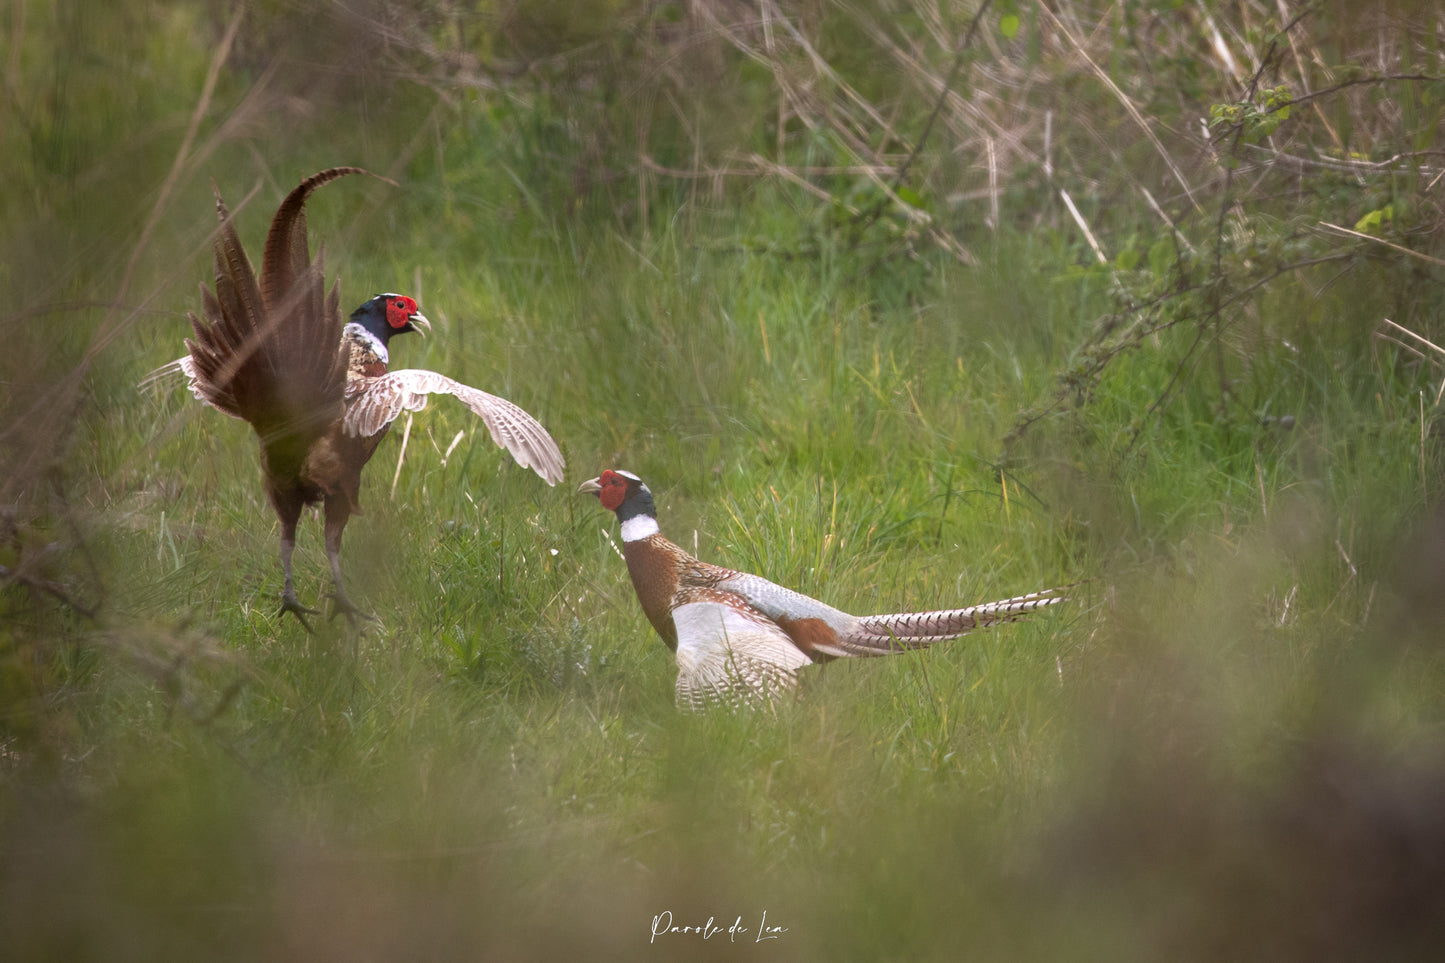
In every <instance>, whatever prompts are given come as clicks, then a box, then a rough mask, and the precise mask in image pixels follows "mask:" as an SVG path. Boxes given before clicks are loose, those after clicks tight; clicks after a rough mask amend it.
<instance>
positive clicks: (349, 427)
mask: <svg viewBox="0 0 1445 963" xmlns="http://www.w3.org/2000/svg"><path fill="white" fill-rule="evenodd" d="M434 394H443V395H452V396H454V397H455V398H456V399H457V400H458V401H460V402H461V403H462V404H464V405H466V406H467V407H468V408H470V409H471V410H472V412H473V413H474V414H476V415H477V416H478V417H479V418H481V419H482V423H483V424H485V425H486V426H487V430H488V431H489V432H491V435H492V441H494V442H496V443H497V445H498V446H499V447H502V448H505V449H507V451H508V452H510V453H511V455H512V457H513V458H514V459H515V460H516V462H517V464H519V465H521V466H522V467H523V468H530V469H532V470H533V471H535V472H536V473H537V474H538V475H540V476H541V477H542V480H543V481H545V482H546V483H547V484H549V485H555V484H557V483H558V482H559V481H561V480H562V469H563V468H564V467H565V466H566V462H564V461H563V459H562V452H561V450H560V449H558V447H557V443H556V442H555V441H553V440H552V436H551V435H549V434H547V429H545V428H543V427H542V425H541V424H540V423H539V422H538V421H537V419H536V418H533V417H532V416H531V415H529V414H527V413H526V412H525V411H523V410H522V409H521V408H519V407H517V406H516V405H514V404H512V403H511V402H510V401H508V400H507V399H506V398H499V397H497V396H496V395H490V394H487V393H486V392H485V391H480V390H478V389H476V388H473V387H470V386H469V385H464V384H462V383H461V382H460V381H453V380H452V379H451V378H448V377H446V376H445V375H439V374H437V373H436V372H435V371H423V370H421V369H417V368H403V369H401V370H399V371H391V372H388V373H386V374H384V375H381V376H380V377H376V378H362V379H357V380H354V381H352V382H351V384H349V385H348V386H347V389H346V396H347V408H346V418H345V421H344V422H343V424H344V425H345V428H346V433H347V434H348V435H352V436H361V437H363V438H366V437H370V436H371V435H374V434H376V433H377V432H378V431H380V430H381V429H382V428H384V427H386V426H387V425H389V424H391V423H392V421H394V420H395V419H396V417H397V415H399V414H401V413H402V412H403V411H421V410H422V409H423V408H425V407H426V404H427V398H428V396H430V395H434Z"/></svg>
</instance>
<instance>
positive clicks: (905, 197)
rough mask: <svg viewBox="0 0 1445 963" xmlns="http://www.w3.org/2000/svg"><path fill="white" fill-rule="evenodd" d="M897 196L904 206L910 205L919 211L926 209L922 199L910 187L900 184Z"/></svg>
mask: <svg viewBox="0 0 1445 963" xmlns="http://www.w3.org/2000/svg"><path fill="white" fill-rule="evenodd" d="M897 194H898V197H899V199H900V200H902V201H903V202H904V203H905V204H911V205H913V206H914V207H916V208H918V209H919V210H921V211H926V210H927V209H928V205H927V204H926V203H924V201H923V197H922V196H921V195H920V194H919V193H918V192H917V191H915V190H914V189H913V188H911V187H908V186H907V185H904V184H900V185H899V186H898V191H897Z"/></svg>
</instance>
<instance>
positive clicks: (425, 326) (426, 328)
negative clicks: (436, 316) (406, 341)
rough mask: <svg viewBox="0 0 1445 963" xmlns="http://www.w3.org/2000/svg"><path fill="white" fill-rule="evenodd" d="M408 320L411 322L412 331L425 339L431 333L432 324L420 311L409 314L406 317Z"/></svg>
mask: <svg viewBox="0 0 1445 963" xmlns="http://www.w3.org/2000/svg"><path fill="white" fill-rule="evenodd" d="M406 319H407V321H409V322H411V325H412V330H414V331H415V332H416V333H417V334H419V335H421V336H422V337H423V338H425V337H426V336H427V334H428V333H430V331H431V322H430V321H428V320H427V319H426V315H424V314H422V313H421V312H420V311H417V312H414V313H412V314H408V315H407V316H406Z"/></svg>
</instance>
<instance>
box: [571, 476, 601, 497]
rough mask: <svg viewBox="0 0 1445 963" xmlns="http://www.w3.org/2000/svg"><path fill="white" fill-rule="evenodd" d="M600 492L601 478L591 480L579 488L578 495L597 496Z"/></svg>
mask: <svg viewBox="0 0 1445 963" xmlns="http://www.w3.org/2000/svg"><path fill="white" fill-rule="evenodd" d="M600 491H602V479H601V478H600V477H598V478H589V479H587V480H586V481H585V482H583V483H582V484H580V485H578V486H577V494H579V495H596V494H597V493H598V492H600Z"/></svg>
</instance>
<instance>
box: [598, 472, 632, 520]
mask: <svg viewBox="0 0 1445 963" xmlns="http://www.w3.org/2000/svg"><path fill="white" fill-rule="evenodd" d="M598 481H599V482H600V483H601V485H602V488H601V490H600V491H598V493H597V500H598V501H600V502H601V503H602V507H603V508H605V509H607V510H608V511H612V512H615V511H617V509H618V507H619V506H621V504H622V502H623V501H624V500H625V499H626V498H627V479H625V478H623V477H622V476H621V475H619V474H617V473H616V472H614V471H611V470H608V471H604V472H603V473H602V477H601V478H599V479H598Z"/></svg>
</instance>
